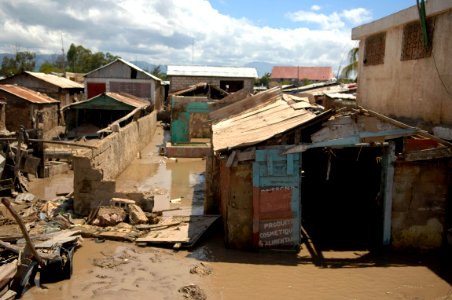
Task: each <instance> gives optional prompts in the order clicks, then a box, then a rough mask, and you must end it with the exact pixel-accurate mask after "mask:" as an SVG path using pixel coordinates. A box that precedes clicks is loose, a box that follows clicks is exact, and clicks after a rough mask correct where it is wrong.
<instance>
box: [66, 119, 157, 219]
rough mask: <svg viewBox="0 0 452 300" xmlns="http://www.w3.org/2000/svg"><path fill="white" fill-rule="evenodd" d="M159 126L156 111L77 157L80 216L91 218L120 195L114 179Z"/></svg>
mask: <svg viewBox="0 0 452 300" xmlns="http://www.w3.org/2000/svg"><path fill="white" fill-rule="evenodd" d="M156 125H157V112H156V111H154V112H152V113H151V114H149V115H147V116H145V117H143V118H140V119H138V120H137V121H134V122H132V123H130V124H128V125H127V126H125V127H124V128H121V129H120V130H119V132H115V133H112V134H110V135H109V136H108V137H106V138H105V139H103V140H101V141H100V143H99V145H98V149H95V150H87V151H84V152H83V153H82V154H79V155H76V156H74V158H73V169H74V198H75V199H74V209H75V211H76V213H78V214H81V215H87V214H88V213H89V212H90V211H91V209H93V208H95V207H97V206H98V205H102V203H105V202H106V201H109V200H110V199H111V198H112V197H116V196H118V194H117V192H116V191H115V181H114V179H115V178H116V177H117V176H118V175H119V174H120V173H121V172H122V171H123V170H124V169H125V168H126V167H127V166H128V165H129V164H130V163H131V162H132V161H133V160H134V159H135V158H136V157H137V153H138V152H139V151H141V150H142V149H143V148H144V147H145V146H146V145H147V144H148V143H149V142H150V141H151V140H152V137H153V136H154V133H155V128H156Z"/></svg>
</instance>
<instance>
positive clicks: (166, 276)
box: [23, 127, 452, 300]
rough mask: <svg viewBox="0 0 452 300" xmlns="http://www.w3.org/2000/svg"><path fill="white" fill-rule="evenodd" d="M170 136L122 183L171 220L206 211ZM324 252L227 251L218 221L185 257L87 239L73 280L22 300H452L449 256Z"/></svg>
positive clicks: (191, 165) (37, 186) (196, 177)
mask: <svg viewBox="0 0 452 300" xmlns="http://www.w3.org/2000/svg"><path fill="white" fill-rule="evenodd" d="M164 136H165V134H164V132H163V130H162V129H161V128H160V127H159V128H158V130H157V132H156V135H155V138H154V141H153V142H152V143H151V144H150V145H148V147H146V149H144V150H143V151H142V152H141V153H140V155H138V157H139V158H138V159H137V160H136V161H135V162H133V163H132V164H131V166H130V168H129V169H127V170H125V171H124V172H123V174H121V175H120V176H119V178H118V181H117V187H118V189H120V190H139V191H153V192H154V194H155V195H156V203H155V209H156V210H162V209H172V208H180V210H177V211H170V212H167V213H166V214H181V215H184V214H185V215H186V214H201V213H202V198H203V184H204V170H205V162H204V161H203V160H199V159H198V160H185V159H178V160H177V161H176V160H173V159H166V158H164V157H162V156H159V155H158V150H159V147H160V146H161V145H163V138H164ZM71 176H72V175H71V174H66V175H61V176H57V177H54V178H52V179H45V180H38V181H35V182H34V183H33V185H32V187H33V192H34V193H35V194H36V195H38V196H39V197H43V198H46V197H47V198H48V199H51V198H52V197H54V195H55V193H61V192H66V191H71V178H72V177H71ZM172 199H173V200H176V201H173V202H171V201H170V200H172ZM323 256H324V261H323V264H322V265H321V266H319V265H315V264H313V262H312V259H311V256H310V254H309V252H308V251H307V250H306V247H305V246H304V245H302V249H301V251H300V252H299V253H289V252H271V251H268V252H260V253H254V252H243V251H236V250H230V249H226V248H225V247H224V244H223V236H222V231H221V226H220V224H216V225H215V226H214V227H213V228H211V229H210V230H209V231H208V232H207V233H206V234H205V235H204V236H203V238H202V239H201V240H200V241H199V242H198V244H196V245H195V247H194V248H192V249H188V250H187V249H183V250H180V251H177V252H176V251H173V250H171V249H169V248H157V247H138V246H135V245H134V244H132V243H121V242H113V241H105V242H102V243H97V242H96V241H95V240H92V239H85V240H84V242H83V246H82V247H80V248H79V249H78V250H77V251H76V254H75V259H74V274H73V276H72V279H71V280H66V281H62V282H58V283H55V284H49V285H46V286H42V287H32V288H31V289H30V290H29V291H28V292H27V293H25V295H24V297H23V299H36V300H44V299H198V300H200V299H452V287H451V284H450V283H451V282H452V276H451V269H452V265H451V261H450V256H449V259H447V258H445V257H444V256H445V255H444V253H434V254H429V255H425V254H424V255H415V254H405V255H401V254H387V253H386V254H378V255H374V254H370V253H368V252H366V251H342V252H337V251H336V252H324V253H323Z"/></svg>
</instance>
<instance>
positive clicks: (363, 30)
mask: <svg viewBox="0 0 452 300" xmlns="http://www.w3.org/2000/svg"><path fill="white" fill-rule="evenodd" d="M451 9H452V1H444V0H429V1H426V2H425V11H426V13H427V16H432V15H437V14H440V13H442V12H444V11H447V10H451ZM418 19H419V14H418V11H417V7H416V5H414V6H411V7H408V8H406V9H404V10H401V11H399V12H396V13H394V14H391V15H388V16H386V17H383V18H381V19H378V20H375V21H373V22H370V23H367V24H363V25H360V26H357V27H354V28H352V34H351V38H352V40H360V39H362V38H364V37H366V36H369V35H372V34H375V33H378V32H382V31H386V30H388V29H389V28H393V27H397V26H400V25H403V24H406V23H409V22H412V21H415V20H418Z"/></svg>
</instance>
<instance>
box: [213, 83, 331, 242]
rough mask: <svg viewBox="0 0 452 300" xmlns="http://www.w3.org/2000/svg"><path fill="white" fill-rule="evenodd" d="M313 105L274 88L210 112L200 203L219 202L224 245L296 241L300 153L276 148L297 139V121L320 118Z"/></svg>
mask: <svg viewBox="0 0 452 300" xmlns="http://www.w3.org/2000/svg"><path fill="white" fill-rule="evenodd" d="M315 110H316V107H315V106H314V105H311V104H309V103H308V102H303V103H297V102H295V101H293V98H292V97H291V96H290V95H284V94H282V92H281V90H280V89H279V88H274V89H271V90H268V91H265V92H262V93H259V94H256V95H254V96H251V97H247V98H245V99H243V100H241V101H238V102H235V103H233V104H231V105H228V106H226V107H224V108H221V109H218V110H217V111H215V112H213V113H211V114H210V117H211V119H213V120H215V121H214V124H213V125H212V131H213V138H212V145H213V154H214V155H213V156H212V157H209V158H208V161H207V174H208V175H207V179H206V181H207V195H206V198H207V199H206V204H205V205H206V206H205V209H206V212H207V213H210V212H212V211H214V210H215V209H216V208H219V212H221V214H222V216H223V221H224V228H225V235H226V242H227V244H228V245H229V246H230V247H234V248H280V247H283V248H297V247H298V246H299V244H300V242H301V239H300V235H299V229H300V221H301V207H300V203H299V193H300V190H299V185H300V172H299V164H300V156H299V155H298V154H295V155H282V152H284V150H286V149H287V146H288V145H295V144H296V143H298V142H299V141H300V140H301V139H302V136H301V128H302V126H304V125H306V124H308V123H310V122H314V121H315V120H316V119H318V118H324V115H322V114H316V113H315V112H314V111H315ZM217 201H219V203H218V202H217Z"/></svg>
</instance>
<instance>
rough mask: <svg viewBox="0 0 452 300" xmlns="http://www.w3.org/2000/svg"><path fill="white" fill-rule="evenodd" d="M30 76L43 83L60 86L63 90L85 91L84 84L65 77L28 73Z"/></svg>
mask: <svg viewBox="0 0 452 300" xmlns="http://www.w3.org/2000/svg"><path fill="white" fill-rule="evenodd" d="M25 73H27V74H28V75H30V76H33V77H35V78H38V79H40V80H42V81H45V82H48V83H50V84H52V85H55V86H58V87H60V88H62V89H75V88H77V89H83V84H80V83H78V82H75V81H72V80H70V79H67V78H65V77H60V76H56V75H52V74H46V73H40V72H30V71H26V72H25Z"/></svg>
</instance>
